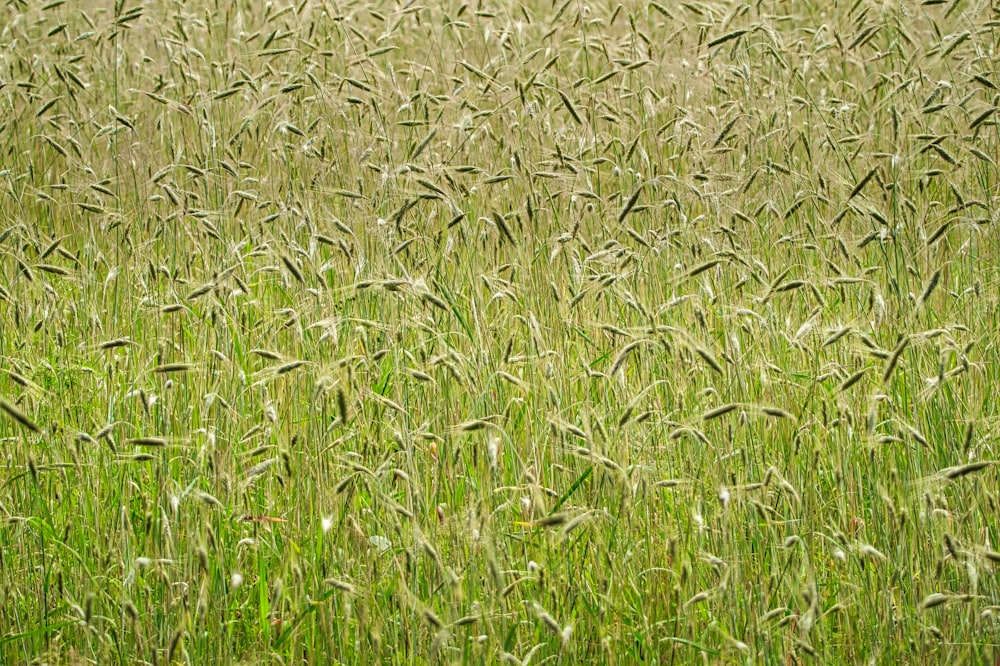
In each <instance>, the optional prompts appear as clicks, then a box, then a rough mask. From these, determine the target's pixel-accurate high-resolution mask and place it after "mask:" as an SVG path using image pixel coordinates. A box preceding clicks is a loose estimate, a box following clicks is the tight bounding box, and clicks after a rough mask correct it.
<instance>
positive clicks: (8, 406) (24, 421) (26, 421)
mask: <svg viewBox="0 0 1000 666" xmlns="http://www.w3.org/2000/svg"><path fill="white" fill-rule="evenodd" d="M0 410H2V411H4V412H6V413H7V416H9V417H10V418H12V419H14V420H15V421H17V422H18V423H19V424H20V425H21V426H22V427H23V428H25V429H27V430H30V431H31V432H36V433H37V432H41V431H42V429H41V428H39V427H38V425H37V424H36V423H35V422H34V421H32V420H31V419H30V418H28V416H27V415H26V414H25V413H24V412H22V411H21V410H20V409H18V408H17V407H15V406H14V405H13V404H12V403H10V402H7V401H6V400H4V399H3V398H0Z"/></svg>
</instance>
